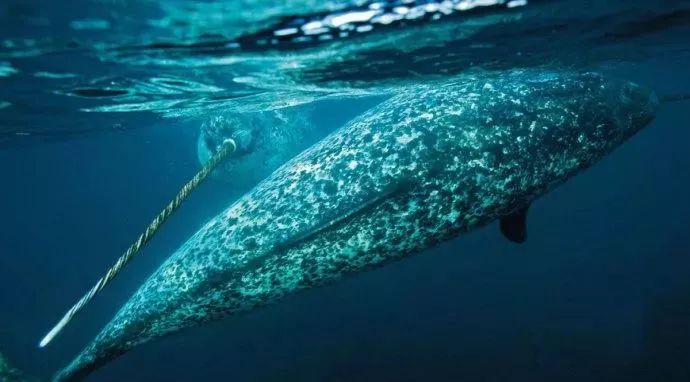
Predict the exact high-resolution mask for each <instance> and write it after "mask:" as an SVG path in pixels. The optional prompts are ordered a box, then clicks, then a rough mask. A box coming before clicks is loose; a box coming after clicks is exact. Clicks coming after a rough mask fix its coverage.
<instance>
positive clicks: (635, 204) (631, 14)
mask: <svg viewBox="0 0 690 382" xmlns="http://www.w3.org/2000/svg"><path fill="white" fill-rule="evenodd" d="M417 3H419V4H421V3H429V4H435V3H433V2H431V1H428V2H416V3H415V4H417ZM486 3H491V2H490V1H489V2H486ZM518 3H519V4H518ZM518 3H516V4H518V5H516V6H515V7H512V8H507V7H505V6H504V5H505V4H498V5H486V6H481V7H477V8H475V9H472V10H468V11H453V12H452V14H448V15H445V14H443V15H442V16H441V17H440V18H439V19H438V20H435V17H434V16H433V15H434V14H440V13H441V12H440V11H431V10H428V11H427V13H426V15H425V16H424V17H420V18H419V19H414V20H411V21H409V22H406V23H404V25H402V24H399V23H396V22H392V23H391V24H390V25H387V26H385V27H382V26H381V25H379V24H374V26H375V28H373V30H366V29H367V28H364V29H362V32H353V33H351V34H350V35H347V36H343V37H341V36H340V35H338V36H336V37H333V38H331V39H322V40H319V39H317V38H314V39H311V40H309V41H306V40H305V41H304V43H302V42H289V41H283V40H280V41H276V42H275V43H273V42H272V41H271V39H270V38H268V39H266V38H265V36H267V35H268V36H271V35H273V36H275V34H272V33H273V32H275V31H276V30H284V29H285V28H287V27H286V25H287V26H289V25H293V24H294V23H297V24H296V25H304V24H305V23H306V21H299V20H302V19H304V20H316V19H320V18H322V17H324V15H328V14H332V13H333V12H335V14H342V13H339V12H346V11H347V10H350V9H357V10H359V9H360V8H357V7H369V5H370V4H369V3H361V4H359V5H356V6H353V5H351V4H350V3H349V2H346V1H339V0H332V1H327V2H316V1H307V0H305V1H286V2H275V3H273V2H269V1H263V0H256V1H252V0H243V1H237V2H220V3H215V2H201V1H199V2H184V1H160V2H155V1H126V0H121V1H116V0H112V1H106V0H101V1H96V0H88V1H87V0H80V1H73V2H69V4H61V3H58V2H47V1H28V2H27V1H14V0H5V1H4V2H3V3H2V4H0V21H1V23H0V174H1V176H2V178H1V179H2V180H1V183H0V186H1V187H0V217H2V220H1V223H0V353H1V354H2V356H4V358H6V359H7V362H8V363H9V364H11V365H12V367H14V368H16V369H18V370H21V371H22V372H23V373H24V374H25V377H17V378H20V379H21V380H24V379H26V380H33V379H32V378H37V379H39V380H49V378H50V377H51V376H52V375H53V374H54V373H55V372H56V371H58V370H59V369H60V368H62V367H64V366H65V365H66V364H68V363H69V362H70V361H71V360H72V359H73V358H74V357H75V356H76V355H77V354H78V353H79V351H80V350H81V349H82V348H83V347H84V346H86V345H87V344H88V343H89V341H91V340H92V339H93V338H94V337H95V336H96V335H97V334H98V332H99V331H100V329H101V328H102V327H103V326H104V325H105V324H106V323H107V322H108V321H109V320H110V319H111V318H112V316H113V315H114V314H115V313H116V312H117V311H118V310H119V308H120V307H121V306H122V305H123V304H124V303H125V302H126V301H127V299H128V298H129V297H130V296H131V295H132V293H133V292H134V291H135V290H136V289H137V288H138V287H139V285H141V284H142V282H144V280H146V278H147V277H148V276H149V275H150V274H151V273H152V272H153V271H154V270H155V269H156V268H157V267H158V266H159V265H160V264H161V263H162V262H163V261H164V260H165V259H166V258H167V257H168V256H169V255H170V254H171V253H172V252H173V251H174V250H175V249H177V248H178V247H179V246H180V245H181V244H182V243H183V242H184V241H185V240H186V239H187V238H188V237H189V236H190V235H191V234H193V233H194V232H195V231H196V230H197V229H199V228H200V227H201V226H202V225H203V224H204V222H206V221H208V219H210V218H212V217H213V216H215V215H216V214H218V213H219V212H220V211H222V210H223V209H224V208H226V207H227V206H228V205H229V204H230V203H232V202H233V201H234V200H236V199H237V198H239V197H241V196H242V195H243V194H244V193H245V192H247V191H248V190H249V189H250V188H251V187H252V186H253V185H252V184H249V183H248V182H239V181H238V180H237V179H233V177H228V176H224V175H223V174H222V173H220V174H215V175H214V176H212V177H211V178H210V179H209V180H208V181H206V182H205V183H203V184H202V185H201V186H200V187H199V188H198V189H197V190H196V191H195V192H194V193H193V194H192V195H191V196H190V198H189V199H188V200H187V201H186V202H185V203H184V205H183V206H182V208H181V209H180V210H179V211H178V212H177V213H175V215H174V216H173V217H172V218H171V219H170V220H169V221H168V222H167V223H166V224H165V225H164V226H163V228H162V229H161V231H160V232H159V233H158V234H157V236H156V237H155V238H154V239H153V240H152V241H151V243H150V244H149V245H148V246H146V247H145V249H144V250H143V252H142V253H141V254H139V255H138V256H137V258H136V259H135V261H133V263H132V264H131V265H130V266H129V267H127V269H126V270H125V272H123V273H122V275H121V276H119V277H118V278H117V280H116V281H115V282H114V283H113V284H111V285H110V286H109V287H108V288H106V289H105V290H104V291H103V293H102V294H100V295H99V296H98V297H97V298H96V299H95V300H94V302H93V303H92V305H90V306H89V307H88V308H87V309H86V310H85V311H84V312H83V313H82V314H80V315H79V316H78V317H77V318H76V319H75V321H74V322H72V323H71V324H70V325H69V326H68V327H67V328H66V329H65V330H64V331H63V333H61V334H60V335H59V336H58V337H57V338H56V339H55V340H54V342H53V343H51V344H50V345H48V346H47V347H46V348H43V349H40V348H39V347H38V342H39V340H40V339H41V338H42V336H43V335H44V334H45V333H46V332H47V330H49V329H50V327H52V325H54V324H55V323H56V322H57V320H58V319H59V318H60V315H61V314H63V313H64V312H65V311H66V309H68V308H69V307H70V306H71V304H72V303H74V302H75V301H76V299H77V298H78V297H79V296H81V295H82V293H84V292H86V291H87V290H88V288H90V287H91V286H92V284H93V283H94V282H95V281H96V280H97V278H98V277H99V276H100V275H101V274H102V273H103V272H104V271H105V270H106V269H107V268H108V267H109V266H110V265H111V264H112V263H113V262H114V261H115V259H116V258H117V256H119V255H120V254H121V253H122V251H123V250H124V249H126V247H127V246H128V245H129V244H130V243H131V242H132V241H133V240H134V239H135V238H136V237H137V235H139V234H140V233H141V231H142V230H143V229H144V228H145V227H146V225H147V224H148V223H149V222H150V221H151V219H152V218H153V217H154V216H155V214H156V213H158V211H159V210H160V209H161V208H163V207H164V206H165V204H166V203H167V202H168V201H169V200H170V199H171V198H172V197H174V195H175V194H176V192H177V191H178V189H179V188H180V187H181V186H182V185H183V184H184V183H185V182H186V181H187V180H188V179H190V178H191V177H192V176H194V174H195V173H196V172H197V171H199V169H200V167H201V164H200V163H199V152H198V141H199V136H200V131H201V126H202V124H204V122H206V121H208V119H209V118H210V117H212V116H214V115H233V116H237V115H240V116H248V115H249V116H251V115H255V114H257V113H259V114H261V113H269V114H270V113H279V115H280V116H283V115H285V113H288V114H291V115H299V116H300V117H299V118H300V119H299V122H300V124H299V126H305V125H307V126H309V129H310V131H311V132H313V133H314V136H315V138H312V139H314V140H315V141H316V140H318V139H319V137H321V136H325V135H326V134H328V133H329V132H332V131H335V130H336V129H338V128H339V127H340V126H342V125H343V124H345V123H346V122H347V121H349V120H351V119H352V118H355V117H356V116H357V115H360V114H361V113H363V112H364V111H366V110H367V109H369V108H371V107H373V106H374V105H376V104H377V103H379V102H381V100H383V99H385V98H386V97H387V96H388V94H390V93H391V92H395V91H396V89H399V88H400V87H402V86H416V85H418V84H419V85H424V84H425V83H429V82H431V81H439V80H442V79H443V78H446V77H451V76H472V75H477V73H484V72H497V71H498V72H500V71H507V70H514V69H533V70H553V69H558V70H564V69H565V70H572V71H596V72H602V73H604V74H605V75H607V76H610V77H612V78H620V79H625V80H630V81H634V82H636V83H639V84H641V85H643V86H646V87H649V88H651V89H653V90H654V91H655V92H656V93H657V94H658V95H659V97H660V99H662V103H661V105H660V107H659V110H658V113H657V116H656V119H655V120H654V121H653V122H652V123H651V124H650V125H649V126H648V127H647V128H645V129H644V130H642V131H641V132H640V133H639V134H637V135H636V136H635V137H633V138H632V139H631V140H630V141H628V142H626V143H625V144H623V145H622V146H621V147H620V148H618V149H617V150H616V151H614V152H613V153H611V154H610V155H608V156H606V157H605V158H604V159H603V160H602V161H601V162H599V163H597V164H596V165H594V166H593V167H592V168H590V169H588V170H586V171H585V172H583V173H582V174H580V175H578V176H576V177H574V178H572V179H570V180H568V181H567V182H566V183H565V184H564V185H562V186H560V187H558V188H557V189H555V190H554V191H552V192H550V193H548V194H546V195H545V196H544V197H542V198H540V199H538V200H537V201H536V202H535V203H534V204H533V206H532V208H531V209H530V214H529V226H528V229H529V238H528V240H527V242H526V243H524V244H521V245H516V244H514V243H511V242H509V241H507V240H505V238H503V237H502V235H501V234H500V232H499V229H498V224H497V223H493V224H490V225H488V226H486V227H483V228H480V229H477V230H474V231H472V232H470V233H468V234H464V235H461V236H458V237H457V238H455V239H453V240H450V241H448V242H445V243H442V244H440V245H437V246H435V247H434V248H431V249H429V250H427V251H425V252H423V253H421V254H418V255H416V256H412V257H409V258H407V259H405V260H404V261H399V262H395V263H392V264H389V265H387V266H385V267H382V268H380V269H376V270H372V271H370V272H364V273H360V274H357V275H354V276H352V277H348V278H345V279H344V280H342V281H340V282H338V283H335V284H333V285H330V286H327V287H324V288H317V289H312V290H309V291H306V292H304V293H299V294H296V295H293V296H289V297H287V298H286V299H284V300H283V301H281V302H280V303H278V304H274V305H270V306H268V307H265V308H261V309H258V310H256V311H254V312H251V313H248V314H244V315H240V316H234V317H229V318H226V319H224V320H221V321H217V322H214V323H211V324H205V325H202V326H200V327H197V328H193V329H189V330H185V331H183V332H181V333H178V334H175V335H173V336H170V337H166V338H164V339H160V340H157V341H153V342H151V343H149V344H146V345H145V346H142V347H140V348H136V349H134V350H133V351H131V352H129V353H127V354H126V355H124V356H122V357H121V358H119V359H117V360H115V361H113V362H111V363H109V364H108V365H106V366H104V367H103V368H102V369H99V370H98V371H97V372H95V373H94V374H93V375H91V376H90V377H89V379H88V380H92V381H206V380H208V381H226V380H233V381H427V380H432V381H457V380H464V381H553V380H559V381H688V380H690V281H688V279H689V278H688V272H689V269H690V246H689V245H688V242H687V239H688V234H690V223H689V222H688V216H690V198H688V195H690V155H689V153H690V128H689V126H690V113H688V105H689V104H688V102H690V101H687V100H685V101H684V100H682V99H681V100H679V101H674V102H664V101H663V100H664V99H666V100H668V99H670V98H672V97H675V98H683V97H684V96H686V95H687V94H690V71H688V68H689V67H690V1H681V0H676V1H674V0H656V1H654V0H648V1H640V0H634V1H633V0H629V1H607V2H602V1H580V2H572V1H560V0H553V1H548V0H542V1H538V0H534V1H528V2H527V3H526V4H522V2H518ZM398 6H399V5H398ZM353 7H354V8H353ZM410 7H411V6H410ZM295 20H298V21H295ZM290 23H293V24H290ZM364 24H366V23H363V24H362V25H364ZM362 25H358V26H362ZM329 33H331V32H328V31H327V32H323V34H324V35H326V34H329ZM262 39H265V40H266V42H264V43H258V41H259V40H262ZM678 96H679V97H678ZM252 113H253V114H252ZM261 115H265V114H261ZM243 118H245V117H243ZM247 118H248V119H246V120H252V119H251V118H250V117H247ZM242 120H245V119H242ZM267 120H268V121H269V123H273V122H271V121H275V120H279V118H277V119H275V118H274V119H270V118H269V119H267ZM263 121H266V120H263ZM286 121H287V122H285V124H286V128H292V127H294V126H295V125H297V124H295V123H293V124H291V121H294V120H293V119H290V118H288V119H286ZM257 128H259V129H262V128H265V126H264V125H261V124H259V125H258V127H257ZM308 143H309V142H304V144H305V145H307V144H308ZM286 155H287V154H286ZM248 165H249V167H248V168H251V165H252V163H248ZM256 166H257V167H256V171H257V172H258V171H260V169H261V171H266V170H265V166H262V165H261V163H257V164H256ZM233 180H234V181H233ZM2 362H3V361H2V358H0V378H7V379H8V380H12V379H10V377H4V376H3V374H2V373H3V372H2V370H3V369H2ZM12 378H14V377H12Z"/></svg>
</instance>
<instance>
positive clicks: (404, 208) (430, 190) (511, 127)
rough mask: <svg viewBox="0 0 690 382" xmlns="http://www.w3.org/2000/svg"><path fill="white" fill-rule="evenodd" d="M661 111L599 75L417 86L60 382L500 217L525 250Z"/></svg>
mask: <svg viewBox="0 0 690 382" xmlns="http://www.w3.org/2000/svg"><path fill="white" fill-rule="evenodd" d="M655 106H656V99H655V97H654V96H653V95H652V94H651V93H650V92H649V91H647V90H645V89H642V88H640V87H638V86H636V85H634V84H631V83H628V82H623V81H614V80H607V79H605V78H603V77H602V76H600V75H598V74H591V73H589V74H579V73H567V72H558V71H546V72H540V71H514V72H506V73H499V74H482V75H476V76H473V77H472V78H468V77H464V78H462V79H460V78H458V79H451V80H446V81H443V82H438V83H432V84H426V85H424V86H414V87H408V88H405V89H402V90H401V91H400V92H398V93H397V94H396V95H394V96H393V97H392V98H390V99H388V100H387V101H385V102H383V103H381V104H379V105H378V106H376V107H374V108H373V109H371V110H369V111H367V112H366V113H364V114H363V115H361V116H359V117H357V118H356V119H354V120H353V121H351V122H349V123H348V124H347V125H345V126H344V127H342V128H341V129H339V130H337V131H336V132H334V133H332V134H331V135H329V136H327V137H326V138H324V139H323V140H322V141H320V142H319V143H317V144H316V145H314V146H312V147H311V148H309V149H307V150H306V151H304V152H302V153H301V154H299V155H298V156H296V157H295V158H293V159H291V160H290V161H289V162H287V163H285V164H284V165H283V166H281V167H280V168H279V169H278V170H276V171H275V172H273V173H272V174H271V175H270V176H269V177H268V178H267V179H265V180H264V181H262V182H261V183H260V184H258V185H257V186H256V187H255V188H254V189H253V190H252V191H250V192H249V193H247V194H246V195H245V196H243V197H242V198H240V199H239V200H238V201H237V202H235V203H234V204H232V205H231V206H230V207H229V208H227V209H226V210H225V211H223V212H222V213H220V214H219V215H218V216H216V217H215V218H213V219H211V220H210V221H209V222H208V223H206V224H205V225H204V227H203V228H201V229H200V230H199V231H198V232H196V233H195V234H194V235H193V236H192V237H191V238H190V239H189V240H187V242H186V243H185V244H184V245H182V246H181V247H180V248H179V249H178V250H177V251H176V252H175V253H174V254H172V255H171V256H170V258H168V260H166V261H165V262H164V263H163V264H162V265H161V267H160V268H159V269H158V270H157V271H156V272H155V273H154V274H153V275H152V276H151V277H150V278H149V279H148V280H147V281H146V282H145V283H144V284H143V285H142V286H141V288H140V289H139V290H138V291H137V292H136V293H135V294H134V296H133V297H132V298H131V299H130V300H129V301H128V302H127V303H126V304H125V306H124V307H123V308H122V309H121V310H120V311H119V313H117V315H116V316H115V317H114V318H113V320H112V321H111V322H110V323H109V324H108V325H107V326H106V327H105V328H104V329H103V331H102V332H101V333H100V334H99V335H98V336H97V338H96V339H95V340H94V341H93V342H92V343H91V344H90V345H89V346H88V347H87V348H86V349H84V351H83V352H82V353H81V354H80V355H79V356H78V357H77V359H75V360H74V361H73V362H72V364H71V365H69V366H68V367H67V368H66V369H64V370H63V371H62V372H61V373H60V374H59V375H58V376H57V380H73V379H79V378H80V377H83V376H84V375H86V374H88V373H89V372H91V371H92V370H94V369H95V368H97V367H99V366H100V365H102V364H104V363H106V362H108V361H110V360H112V359H113V358H115V357H117V356H118V355H120V354H122V353H124V352H127V351H129V350H130V349H132V348H133V347H135V346H137V345H139V344H142V343H145V342H148V341H150V340H152V339H155V338H157V337H160V336H163V335H166V334H170V333H173V332H176V331H179V330H181V329H184V328H187V327H191V326H195V325H199V324H201V323H203V322H206V321H210V320H216V319H219V318H221V317H223V316H226V315H229V314H236V313H241V312H247V311H250V310H252V309H254V308H256V307H258V306H261V305H264V304H267V303H270V302H273V301H276V300H278V299H280V298H281V297H283V296H285V295H287V294H290V293H294V292H296V291H299V290H302V289H306V288H310V287H314V286H319V285H323V284H326V283H329V282H332V281H335V280H337V279H339V278H341V277H342V276H345V275H347V274H351V273H355V272H359V271H363V270H366V269H368V268H371V267H375V266H380V265H382V264H385V263H387V262H390V261H392V260H395V259H399V258H401V257H404V256H407V255H410V254H413V253H417V252H420V251H423V250H424V249H426V248H429V247H431V246H433V245H435V244H437V243H439V242H442V241H444V240H448V239H450V238H452V237H455V236H457V235H459V234H461V233H463V232H467V231H470V230H472V229H474V228H477V227H480V226H482V225H485V224H488V223H489V222H491V221H493V220H496V219H501V220H502V229H503V231H504V233H506V235H507V236H509V237H510V238H511V239H513V240H516V241H520V240H522V239H524V227H523V226H521V224H522V223H524V213H523V212H524V211H525V210H526V208H527V207H528V206H529V204H530V203H531V202H532V201H533V200H534V199H535V198H537V197H539V196H540V195H542V194H544V193H545V192H547V191H548V190H550V189H552V188H553V187H555V186H556V185H558V184H560V183H562V182H564V181H565V180H566V179H568V178H569V177H571V176H573V175H574V174H576V173H577V172H579V171H580V170H582V169H584V168H587V167H588V166H590V165H592V164H593V163H595V162H596V161H597V160H598V159H600V158H601V157H602V156H604V155H605V154H606V153H608V152H610V151H611V150H612V149H614V148H615V147H617V146H618V145H620V144H621V143H623V142H624V141H625V140H626V139H628V138H629V137H630V136H632V135H633V134H634V133H635V132H637V131H638V130H639V129H641V128H642V127H644V126H645V125H646V124H647V123H648V122H649V121H650V120H651V119H652V117H653V115H654V109H655Z"/></svg>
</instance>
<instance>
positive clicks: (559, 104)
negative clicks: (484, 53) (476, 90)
mask: <svg viewBox="0 0 690 382" xmlns="http://www.w3.org/2000/svg"><path fill="white" fill-rule="evenodd" d="M491 89H492V90H489V91H491V92H494V93H496V94H497V95H496V94H494V95H487V97H490V98H491V99H496V100H500V101H498V102H497V103H496V104H495V106H494V107H495V108H496V109H497V112H496V113H495V115H494V120H493V122H492V125H493V126H506V127H505V129H494V131H497V132H500V133H501V134H504V135H503V136H497V137H498V138H497V139H496V140H495V141H499V142H501V143H500V144H497V145H496V149H494V150H493V151H497V155H495V157H496V158H498V159H497V160H499V161H501V160H506V161H508V162H511V163H513V164H517V165H518V166H529V167H530V168H533V169H534V171H533V173H534V174H538V175H535V179H534V181H535V184H534V186H536V187H538V188H542V189H543V188H544V187H546V188H547V189H548V188H549V185H550V184H553V183H560V182H562V181H565V180H566V179H567V178H569V177H570V176H572V175H574V174H575V173H577V172H578V171H580V170H582V169H584V168H587V167H589V166H591V165H593V164H594V163H596V162H597V161H599V160H600V159H601V158H602V157H604V156H605V155H606V154H608V153H610V152H611V151H612V150H614V149H615V148H616V147H618V146H620V145H621V144H623V143H624V142H625V141H627V140H628V139H629V138H630V137H632V136H633V135H635V134H636V133H637V132H639V131H640V130H641V129H642V128H644V127H645V126H647V125H648V124H649V122H650V121H651V120H652V119H653V118H654V115H655V112H656V109H657V106H658V99H657V97H656V96H655V95H654V93H653V92H652V91H651V90H649V89H647V88H645V87H642V86H639V85H637V84H634V83H632V82H629V81H625V80H618V79H613V78H610V77H608V76H604V75H602V74H599V73H578V72H559V71H542V72H539V71H518V72H515V73H513V74H511V75H508V76H499V77H498V79H497V80H496V82H494V83H493V84H492V86H491ZM513 102H522V105H521V106H518V107H513V106H512V104H513ZM525 103H526V104H525ZM498 110H502V112H498ZM506 153H507V154H506Z"/></svg>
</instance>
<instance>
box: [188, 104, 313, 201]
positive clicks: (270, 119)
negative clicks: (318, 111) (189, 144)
mask: <svg viewBox="0 0 690 382" xmlns="http://www.w3.org/2000/svg"><path fill="white" fill-rule="evenodd" d="M305 114H307V113H305V111H304V110H298V109H294V110H293V109H286V110H270V111H260V112H246V113H237V112H233V113H224V114H221V115H216V116H213V117H211V118H209V119H208V120H206V121H204V122H203V123H202V124H201V129H200V133H199V139H198V141H197V154H198V157H199V162H200V163H201V164H206V163H207V162H208V161H209V160H210V158H211V157H212V156H213V154H214V153H215V152H216V151H217V150H218V149H219V148H220V146H221V145H222V143H223V142H224V141H225V140H227V139H232V140H233V141H234V142H235V144H236V146H237V149H236V150H235V152H234V153H232V154H231V155H230V156H229V157H228V158H227V159H226V160H224V161H223V164H222V165H221V166H220V167H219V170H218V171H217V172H216V175H218V176H219V177H220V178H221V179H224V180H227V181H229V182H230V183H232V185H233V187H237V189H238V190H244V191H246V190H248V189H249V188H251V187H252V186H254V185H255V184H257V183H258V182H260V181H261V180H263V179H264V178H265V177H266V176H268V175H269V174H270V173H271V172H273V170H275V169H276V168H278V167H279V166H280V165H282V164H283V163H285V162H286V161H287V160H288V159H290V158H292V157H293V156H294V155H296V154H297V153H299V152H300V151H302V150H304V149H305V148H307V147H309V146H310V145H311V144H313V143H314V142H315V141H316V139H317V138H318V134H317V133H316V132H315V129H314V127H313V126H312V125H311V123H310V121H309V119H308V118H307V117H305Z"/></svg>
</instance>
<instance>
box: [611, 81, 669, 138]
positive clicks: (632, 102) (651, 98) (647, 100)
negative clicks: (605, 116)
mask: <svg viewBox="0 0 690 382" xmlns="http://www.w3.org/2000/svg"><path fill="white" fill-rule="evenodd" d="M618 105H619V110H618V111H617V113H616V114H617V117H618V120H619V123H618V126H619V128H620V129H621V130H622V131H621V133H622V135H623V137H624V138H629V137H631V136H632V135H634V134H635V133H637V132H638V131H640V130H641V129H642V128H644V127H645V126H647V125H648V124H649V123H650V122H651V121H652V120H653V119H654V117H655V115H656V110H657V108H658V106H659V98H658V97H657V96H656V94H655V93H654V92H653V91H652V90H651V89H648V88H646V87H644V86H640V85H638V84H635V83H632V82H627V83H625V84H623V85H622V86H621V90H620V95H619V100H618Z"/></svg>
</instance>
